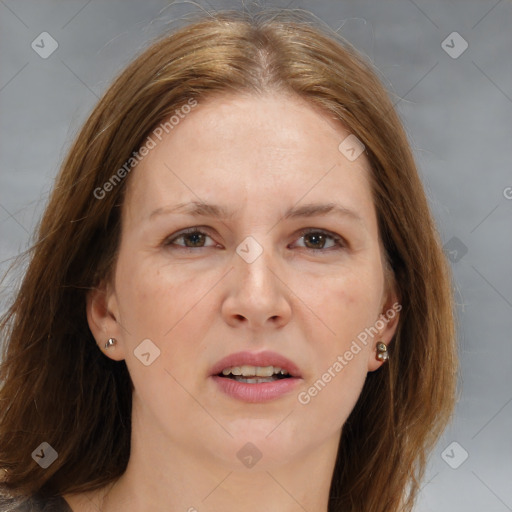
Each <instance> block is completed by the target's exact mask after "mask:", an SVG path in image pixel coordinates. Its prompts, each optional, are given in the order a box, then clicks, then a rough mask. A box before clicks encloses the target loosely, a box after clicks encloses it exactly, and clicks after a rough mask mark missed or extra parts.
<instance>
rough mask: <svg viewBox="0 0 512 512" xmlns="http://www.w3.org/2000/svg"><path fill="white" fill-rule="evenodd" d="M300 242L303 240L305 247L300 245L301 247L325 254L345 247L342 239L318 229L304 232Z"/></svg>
mask: <svg viewBox="0 0 512 512" xmlns="http://www.w3.org/2000/svg"><path fill="white" fill-rule="evenodd" d="M299 240H303V245H301V244H299V247H304V248H305V249H310V250H312V251H315V250H317V251H322V250H324V252H327V250H329V249H333V248H338V249H341V248H343V247H344V246H345V244H344V243H343V239H342V238H341V237H339V236H337V235H334V234H331V233H328V232H326V231H323V230H318V229H317V230H314V229H310V230H305V231H303V232H302V233H301V237H300V238H299Z"/></svg>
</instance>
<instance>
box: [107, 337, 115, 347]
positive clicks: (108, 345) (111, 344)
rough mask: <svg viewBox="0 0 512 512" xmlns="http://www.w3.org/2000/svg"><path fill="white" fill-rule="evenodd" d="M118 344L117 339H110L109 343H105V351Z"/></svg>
mask: <svg viewBox="0 0 512 512" xmlns="http://www.w3.org/2000/svg"><path fill="white" fill-rule="evenodd" d="M116 343H117V340H116V339H115V338H109V339H108V341H107V342H106V343H105V349H108V348H110V347H113V346H114V345H115V344H116Z"/></svg>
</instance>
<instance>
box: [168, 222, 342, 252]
mask: <svg viewBox="0 0 512 512" xmlns="http://www.w3.org/2000/svg"><path fill="white" fill-rule="evenodd" d="M203 229H204V228H203ZM196 233H198V234H201V235H206V236H207V237H209V238H212V237H211V236H210V235H209V234H208V233H207V232H205V231H202V230H201V228H195V227H194V228H187V229H185V230H183V231H180V232H179V233H177V234H176V235H171V237H167V238H166V239H165V240H164V241H163V245H164V246H166V247H170V246H173V245H174V242H175V241H176V240H179V239H180V238H182V237H184V236H186V235H191V234H196ZM310 234H320V235H324V236H326V237H327V238H330V239H331V240H332V241H333V242H334V243H335V246H333V247H327V248H326V249H324V248H321V249H311V248H309V247H301V248H302V249H306V250H308V251H313V252H328V251H331V250H340V249H344V248H346V247H347V244H346V242H345V240H344V239H343V238H342V237H340V236H338V235H336V234H334V233H331V232H330V231H326V230H324V229H315V228H305V229H302V230H301V231H300V232H299V238H302V237H304V236H306V235H310ZM208 247H211V246H207V247H205V246H203V247H186V246H184V245H174V247H173V248H176V249H179V250H185V251H193V250H195V249H207V248H208Z"/></svg>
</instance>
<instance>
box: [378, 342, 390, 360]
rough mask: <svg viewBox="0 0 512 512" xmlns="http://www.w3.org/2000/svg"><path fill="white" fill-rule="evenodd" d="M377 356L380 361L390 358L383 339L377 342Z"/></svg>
mask: <svg viewBox="0 0 512 512" xmlns="http://www.w3.org/2000/svg"><path fill="white" fill-rule="evenodd" d="M376 357H377V359H378V360H379V361H387V360H388V359H389V354H388V347H387V345H386V344H385V343H382V341H379V342H378V343H377V355H376Z"/></svg>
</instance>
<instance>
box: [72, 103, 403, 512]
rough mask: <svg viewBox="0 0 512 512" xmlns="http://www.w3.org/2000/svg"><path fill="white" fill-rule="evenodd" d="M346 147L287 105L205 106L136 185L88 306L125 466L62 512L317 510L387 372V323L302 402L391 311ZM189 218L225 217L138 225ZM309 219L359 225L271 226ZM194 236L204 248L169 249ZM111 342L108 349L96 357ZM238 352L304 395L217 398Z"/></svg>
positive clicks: (370, 214)
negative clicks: (125, 428)
mask: <svg viewBox="0 0 512 512" xmlns="http://www.w3.org/2000/svg"><path fill="white" fill-rule="evenodd" d="M347 135H349V132H348V131H346V130H344V129H343V128H342V127H341V125H340V124H339V123H336V122H335V121H333V120H331V119H330V118H329V116H328V115H327V114H326V113H324V112H323V111H320V110H319V109H317V108H315V107H313V106H311V105H310V104H309V103H306V102H305V101H304V100H303V99H300V98H298V97H295V96H289V95H285V94H284V93H273V94H266V95H264V96H255V95H247V96H243V95H236V96H222V97H217V98H211V99H209V100H207V101H200V102H199V105H198V106H197V107H196V108H195V109H194V110H193V111H192V112H191V113H190V114H188V115H187V116H186V117H185V118H184V119H182V120H180V123H179V125H178V126H176V127H175V128H174V129H173V130H172V131H171V132H170V133H169V134H167V135H164V137H163V139H162V141H161V142H158V144H157V146H156V147H155V148H154V149H152V150H151V151H150V153H149V154H148V155H147V156H146V157H145V158H144V160H143V161H142V162H141V163H140V164H139V165H138V167H137V168H136V169H135V170H134V171H132V175H131V176H130V178H129V179H130V183H129V187H128V190H127V195H126V201H125V203H124V205H123V212H122V236H121V245H120V249H119V255H118V260H117V264H116V268H115V272H114V277H113V280H112V282H105V283H103V284H102V286H101V287H100V288H98V289H97V290H95V291H93V292H91V293H90V295H89V297H88V304H87V314H88V320H89V325H90V328H91V331H92V333H93V334H94V336H95V338H96V340H97V343H98V345H99V347H100V348H101V349H102V350H103V351H104V352H105V354H106V356H108V357H111V358H112V359H116V360H122V359H124V360H126V364H127V366H128V369H129V371H130V374H131V377H132V380H133V382H134V386H135V391H134V395H133V424H132V450H131V458H130V462H129V465H128V468H127V471H126V472H125V474H124V475H123V476H122V477H121V478H120V479H119V480H118V481H117V482H116V483H115V484H114V486H113V487H111V486H108V488H105V489H102V490H100V491H97V492H94V493H88V494H87V495H85V494H83V495H75V496H66V497H65V498H66V499H67V501H68V502H69V503H70V504H71V506H72V507H73V509H74V510H75V511H81V510H84V511H87V510H98V508H100V509H101V510H103V511H104V512H109V511H114V510H124V511H127V512H130V511H144V510H148V511H149V510H151V511H164V510H165V511H166V512H169V511H171V510H172V511H174V510H183V511H186V510H198V511H200V512H202V511H217V510H223V511H226V512H231V511H235V510H237V511H239V510H240V504H241V503H243V504H244V506H243V510H244V511H247V512H256V511H261V510H281V511H283V512H292V511H299V510H303V508H302V507H304V508H305V509H306V510H317V511H322V510H323V511H326V510H327V498H328V493H329V486H330V480H331V477H332V472H333V469H334V462H335V458H336V451H337V445H338V442H339V438H340V435H341V429H342V426H343V424H344V422H345V420H346V419H347V417H348V415H349V414H350V412H351V410H352V409H353V407H354V405H355V403H356V401H357V398H358V397H359V394H360V392H361V389H362V386H363V384H364V380H365V377H366V375H367V372H369V371H375V370H377V369H378V368H379V366H380V365H381V364H382V363H381V362H380V361H378V360H377V359H376V357H375V344H376V342H377V341H383V342H384V343H389V342H390V340H391V339H392V337H393V334H394V332H395V329H396V325H397V319H398V314H397V315H396V316H395V318H394V319H393V320H391V321H389V322H387V323H386V324H385V326H384V328H382V329H380V335H379V336H375V337H374V338H373V339H372V338H370V339H369V342H368V344H367V345H366V346H364V345H362V344H361V350H360V352H359V353H358V354H357V355H355V356H354V357H353V359H352V360H351V361H350V362H349V363H348V364H347V365H346V366H344V368H343V370H342V371H340V372H339V373H337V374H336V376H335V377H334V378H332V380H331V382H329V383H328V384H327V385H326V386H325V388H324V389H323V390H322V391H321V392H320V393H318V395H317V396H315V397H313V398H312V399H311V401H310V402H309V403H308V404H307V405H303V404H301V403H299V401H298V393H299V392H300V391H304V390H307V389H308V388H309V387H310V386H311V385H312V384H313V383H314V382H315V381H317V380H318V379H319V378H320V377H321V376H322V374H323V373H325V372H326V371H327V369H328V368H329V367H332V366H333V364H334V363H335V361H336V360H337V357H338V355H340V354H344V353H345V352H346V351H347V350H348V349H349V348H350V346H351V343H352V342H353V340H355V339H356V337H357V335H358V334H359V333H361V332H362V331H364V329H365V328H368V327H370V326H373V325H374V324H375V322H376V321H377V320H378V319H379V317H380V315H381V314H382V313H384V312H386V311H387V310H389V308H390V307H391V305H392V304H393V303H395V302H396V301H397V297H396V296H395V294H394V293H393V291H392V290H389V292H388V291H387V287H386V286H385V278H384V266H383V258H382V247H381V244H380V241H379V235H378V228H377V218H376V213H375V209H374V206H373V201H372V196H371V190H370V185H369V181H368V176H369V168H368V162H367V160H366V159H365V156H364V154H363V155H361V156H360V157H359V158H357V159H356V160H355V161H353V162H351V161H349V160H348V159H347V158H346V157H345V156H344V155H343V154H342V153H341V152H340V151H339V150H338V146H339V144H340V142H341V141H342V140H343V139H344V138H345V137H346V136H347ZM190 201H203V202H206V203H213V204H216V205H220V206H223V207H225V208H226V209H228V210H230V211H232V212H233V215H232V217H222V218H213V217H211V216H209V215H204V216H192V215H188V214H182V213H168V214H164V213H162V214H156V215H153V216H152V217H151V218H150V214H151V213H152V212H153V211H154V210H156V209H163V210H165V209H166V208H170V207H172V205H175V204H177V203H188V202H190ZM311 203H322V204H325V203H338V204H340V205H342V206H344V207H345V208H348V209H350V210H352V211H353V212H355V213H356V214H357V215H358V216H359V217H360V220H356V219H353V218H351V217H350V216H347V215H345V216H342V215H338V214H336V213H329V214H326V215H316V216H314V217H310V218H290V219H285V218H283V216H284V214H285V212H286V210H287V209H289V208H291V207H296V206H303V205H305V204H311ZM191 227H197V229H200V231H202V232H204V233H205V234H206V235H207V236H206V237H205V238H201V237H200V235H199V240H200V242H199V243H198V242H197V240H198V238H197V235H196V237H195V238H194V235H192V236H191V235H188V237H186V238H179V237H178V235H179V232H180V231H182V230H183V229H185V228H191ZM303 228H314V229H315V230H326V231H329V232H331V233H334V234H335V235H339V236H340V237H342V238H343V240H344V241H342V244H343V246H341V247H338V246H337V245H336V242H335V241H334V240H332V239H331V238H326V239H325V245H322V243H323V242H321V241H320V242H319V238H318V236H317V237H316V238H315V236H314V235H313V236H312V235H309V236H308V235H306V236H303V235H302V234H301V232H300V231H301V229H303ZM248 236H251V237H253V238H254V240H256V241H257V243H258V244H259V245H260V246H261V248H262V249H263V252H262V254H261V255H260V256H259V257H258V258H257V259H256V260H255V261H254V262H252V263H247V262H246V261H244V259H242V258H241V257H240V256H239V255H238V254H237V252H236V249H237V246H238V245H239V244H240V243H241V242H242V241H243V240H244V239H245V238H246V237H248ZM186 243H188V244H189V245H192V248H186V247H185V244H186ZM194 244H196V245H197V246H196V247H194ZM201 244H202V245H203V247H201V246H200V245H201ZM315 247H316V250H315ZM322 247H323V248H322ZM109 337H114V338H116V339H117V341H118V342H117V344H116V346H115V347H112V348H109V349H108V350H105V349H104V343H105V341H106V340H107V339H108V338H109ZM148 338H149V339H151V340H152V342H153V343H154V344H155V345H156V346H157V347H158V348H159V349H160V351H161V353H160V356H159V357H158V358H157V359H156V360H155V361H154V362H153V363H152V364H151V365H149V366H145V365H143V364H142V363H141V361H140V360H139V359H137V358H136V357H135V355H134V350H135V349H136V347H137V346H138V345H139V344H140V343H141V341H142V340H144V339H148ZM242 350H248V351H254V352H260V351H262V350H272V351H275V352H278V353H280V354H282V355H284V356H286V357H288V358H289V359H291V360H292V361H294V362H295V364H296V365H297V366H298V367H299V368H300V370H301V376H302V381H301V382H300V386H299V388H298V389H297V390H295V391H293V392H291V393H289V394H288V395H285V396H283V397H280V398H278V399H276V400H273V401H270V402H266V403H261V404H254V403H244V402H241V401H239V400H236V399H234V398H230V397H228V396H227V395H225V394H223V393H221V392H220V391H219V389H218V388H217V386H216V384H215V382H214V381H213V380H212V379H211V378H210V376H209V370H210V368H211V367H212V365H213V364H214V363H216V362H217V361H218V360H219V359H221V358H223V357H225V356H226V355H229V354H231V353H233V352H238V351H242ZM248 442H250V443H253V444H254V445H255V446H256V447H257V449H258V451H259V452H260V453H261V455H262V457H261V459H260V460H259V461H258V462H257V464H256V465H255V466H254V467H252V468H251V469H249V468H247V467H245V466H244V464H242V463H241V461H240V459H239V458H238V457H237V452H238V451H239V450H240V449H241V448H242V447H243V446H244V445H245V444H246V443H248Z"/></svg>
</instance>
